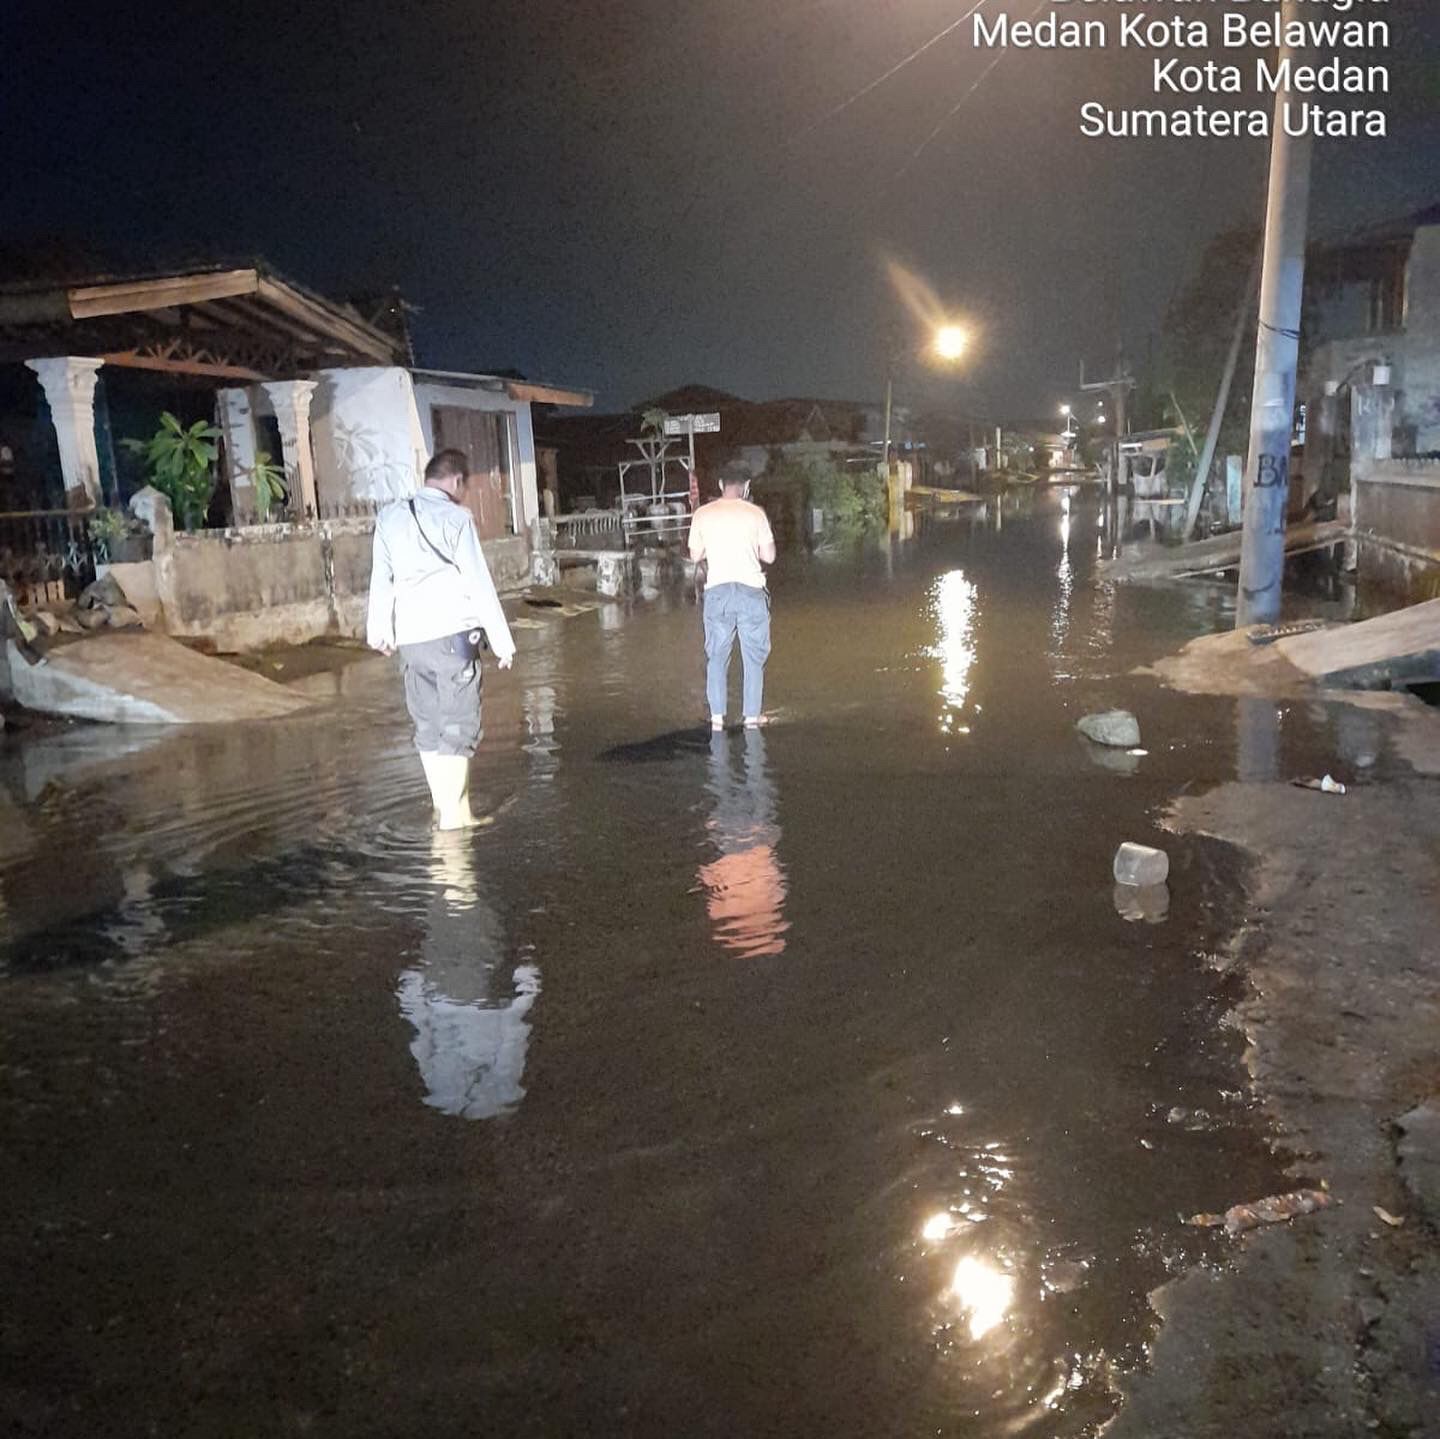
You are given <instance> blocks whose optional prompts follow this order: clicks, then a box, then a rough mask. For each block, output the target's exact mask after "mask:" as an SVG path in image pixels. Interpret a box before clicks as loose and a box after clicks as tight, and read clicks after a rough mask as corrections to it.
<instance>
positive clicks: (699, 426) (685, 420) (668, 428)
mask: <svg viewBox="0 0 1440 1439" xmlns="http://www.w3.org/2000/svg"><path fill="white" fill-rule="evenodd" d="M665 433H666V434H667V435H718V434H719V433H720V416H719V415H718V414H716V415H671V416H670V417H669V419H667V420H666V421H665Z"/></svg>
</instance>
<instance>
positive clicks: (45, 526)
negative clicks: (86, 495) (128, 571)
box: [0, 510, 108, 603]
mask: <svg viewBox="0 0 1440 1439" xmlns="http://www.w3.org/2000/svg"><path fill="white" fill-rule="evenodd" d="M107 559H108V553H107V551H106V548H105V544H104V542H103V541H102V540H97V539H95V538H94V537H93V536H92V535H91V534H90V516H89V515H88V514H86V513H84V512H76V511H73V510H34V511H21V512H11V513H7V514H3V515H0V579H3V580H4V581H5V582H6V583H7V584H8V585H9V586H10V587H11V589H13V590H14V591H15V592H16V594H17V596H18V597H19V598H20V600H21V602H22V603H27V602H29V600H30V599H31V598H34V597H36V596H40V595H45V592H47V591H52V590H53V589H54V587H57V586H58V587H60V589H61V591H62V592H63V593H64V594H65V595H67V596H70V597H72V598H73V597H74V596H76V595H78V594H79V593H80V591H81V590H83V589H84V588H85V586H86V585H88V584H89V583H90V582H91V581H92V580H93V579H94V578H95V566H96V564H97V562H98V563H100V564H104V563H105V562H106V560H107ZM47 597H52V598H53V597H55V596H54V595H53V594H51V595H49V596H47Z"/></svg>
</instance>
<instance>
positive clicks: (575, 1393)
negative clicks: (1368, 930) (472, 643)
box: [0, 493, 1390, 1436]
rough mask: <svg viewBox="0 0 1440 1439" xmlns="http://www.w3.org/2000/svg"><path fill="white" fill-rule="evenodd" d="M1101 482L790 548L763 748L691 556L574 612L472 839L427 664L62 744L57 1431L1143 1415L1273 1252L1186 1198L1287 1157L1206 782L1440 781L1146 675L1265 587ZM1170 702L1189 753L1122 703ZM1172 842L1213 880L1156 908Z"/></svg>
mask: <svg viewBox="0 0 1440 1439" xmlns="http://www.w3.org/2000/svg"><path fill="white" fill-rule="evenodd" d="M1031 511H1033V512H1031ZM1098 514H1099V511H1098V508H1097V506H1096V505H1095V503H1094V502H1093V501H1090V500H1082V499H1080V498H1079V497H1076V498H1075V499H1074V500H1073V503H1072V501H1071V500H1070V498H1069V497H1067V496H1062V495H1060V494H1056V493H1051V494H1047V495H1043V496H1041V497H1039V498H1038V499H1037V500H1035V501H1034V503H1033V506H1032V504H1031V502H1030V500H1029V499H1028V497H1024V498H1022V499H1021V500H1020V501H1014V500H1011V501H1007V502H1006V508H1005V510H1004V511H1003V512H997V511H996V509H995V507H994V506H993V505H992V507H991V508H990V510H988V511H987V512H986V513H984V514H983V515H980V516H972V515H966V516H964V517H961V518H956V519H952V520H939V519H936V520H931V521H930V522H928V523H926V524H925V525H923V526H922V532H921V534H920V535H919V537H918V538H917V539H915V540H913V541H908V542H905V543H900V542H898V541H897V542H894V543H890V544H887V543H885V542H883V541H882V542H880V543H878V544H877V543H871V544H870V545H868V546H864V547H860V548H858V549H854V550H851V549H843V548H842V549H840V550H837V551H836V552H835V553H833V554H821V555H817V556H815V557H812V558H808V559H807V558H802V557H791V558H782V563H781V566H780V567H779V571H778V573H777V576H776V579H775V582H774V595H775V598H774V625H775V630H774V645H775V650H774V657H773V659H772V661H771V665H770V668H769V672H768V676H767V684H768V694H767V699H768V701H769V703H770V704H771V705H772V706H773V708H774V710H775V712H776V715H777V723H776V724H775V725H774V726H773V727H772V728H770V729H769V730H768V731H766V732H761V733H728V734H725V735H722V736H717V737H714V738H713V739H712V737H711V736H710V735H709V734H708V733H707V732H706V731H704V730H702V729H701V728H700V727H699V726H698V724H697V720H698V719H699V717H700V716H701V715H702V714H703V711H704V693H703V672H702V664H701V649H700V645H701V640H700V620H699V615H698V611H697V609H696V606H695V604H694V602H693V598H692V597H691V596H690V595H689V594H683V595H671V596H668V597H663V598H661V599H657V600H652V601H649V602H638V601H637V602H636V603H635V604H634V605H633V606H631V607H628V608H627V607H624V606H619V605H602V606H600V607H598V608H597V609H596V610H594V611H593V612H588V613H584V614H579V615H575V616H572V617H564V616H562V615H559V614H557V613H556V612H554V611H551V610H545V609H539V608H536V609H531V610H524V609H523V608H522V610H521V611H520V614H521V620H520V628H518V629H517V630H516V638H517V641H518V642H519V645H520V656H519V658H518V660H517V663H516V667H515V669H514V671H513V672H511V673H509V674H497V673H495V672H493V671H492V672H491V673H490V674H489V675H488V676H487V681H486V683H487V692H486V716H485V718H486V739H485V742H484V744H483V746H482V748H481V752H480V755H479V757H478V758H477V760H476V764H475V770H474V787H475V791H476V801H477V807H479V806H483V807H484V808H485V809H486V810H489V811H492V812H494V815H495V819H494V823H493V824H492V825H490V826H489V827H488V828H486V829H483V830H481V831H479V832H478V833H477V834H475V835H474V836H473V837H467V838H460V839H457V838H455V837H453V836H432V834H431V833H430V830H429V808H428V803H427V798H426V795H425V792H424V785H423V781H422V778H421V775H420V771H419V767H418V765H417V763H416V760H415V756H414V754H413V751H412V750H411V749H410V746H409V736H408V732H407V728H406V724H405V719H404V712H403V708H402V703H401V696H400V690H399V685H398V683H397V682H396V680H395V678H394V676H393V674H392V673H391V672H390V670H389V668H388V667H387V666H386V665H384V664H381V663H379V662H367V663H364V664H359V665H355V666H352V667H350V668H348V669H346V670H344V671H342V672H341V673H340V675H339V676H338V679H335V680H334V681H332V680H331V677H329V676H325V675H321V676H317V677H316V678H315V679H314V680H313V681H311V683H313V684H315V685H316V686H317V689H323V686H324V685H325V684H327V683H333V685H334V687H336V688H338V689H339V690H341V691H343V693H341V694H339V695H338V696H337V697H336V698H335V699H334V700H333V701H332V702H331V703H330V704H328V705H326V706H325V707H324V708H322V709H318V710H316V711H315V712H314V713H312V714H309V715H306V716H304V717H301V718H299V719H295V720H288V721H284V722H275V723H271V724H267V725H263V726H256V727H251V728H236V729H232V730H228V731H227V730H220V729H216V730H206V731H204V732H198V733H194V734H187V735H179V736H176V735H156V736H151V735H148V734H141V733H139V732H126V733H123V734H121V733H112V732H103V731H97V730H79V729H77V730H73V731H70V732H68V733H66V734H63V735H60V736H57V737H54V738H50V739H38V738H37V739H34V740H29V741H27V740H24V739H21V738H17V737H15V736H13V735H12V736H9V737H8V738H7V739H6V741H5V743H4V748H3V749H0V782H3V785H0V820H3V835H0V995H3V1004H0V1140H3V1147H0V1185H3V1190H4V1193H5V1195H6V1223H5V1225H4V1226H3V1229H0V1270H3V1273H4V1275H5V1276H6V1290H7V1299H6V1303H5V1304H4V1306H3V1309H0V1418H3V1420H4V1421H5V1424H6V1426H7V1430H8V1431H9V1432H18V1433H22V1434H36V1435H42V1434H43V1435H102V1434H115V1435H132V1434H133V1435H145V1434H163V1435H181V1434H186V1435H188V1434H196V1435H200V1434H204V1435H219V1434H225V1435H229V1434H235V1435H241V1434H247V1435H248V1434H267V1435H270V1434H273V1435H280V1434H292V1433H293V1434H334V1435H345V1436H353V1435H372V1434H373V1435H409V1434H421V1433H429V1434H439V1435H445V1434H452V1433H453V1434H462V1433H463V1434H490V1433H494V1434H516V1433H519V1434H537V1435H539V1434H545V1435H550V1434H576V1433H614V1434H644V1435H677V1434H716V1435H720V1434H724V1435H762V1434H776V1435H782V1434H783V1435H791V1434H827V1435H856V1436H860V1435H864V1436H875V1435H897V1436H899V1435H904V1436H911V1435H919V1434H959V1435H976V1436H980V1435H985V1436H991V1435H998V1434H1007V1433H1018V1432H1025V1433H1027V1434H1035V1435H1042V1436H1049V1435H1077V1434H1083V1433H1088V1432H1093V1431H1094V1429H1095V1428H1096V1427H1097V1426H1098V1425H1099V1424H1100V1423H1102V1422H1103V1421H1104V1420H1105V1419H1106V1418H1107V1417H1108V1416H1109V1415H1110V1414H1111V1413H1112V1412H1113V1411H1114V1407H1115V1403H1116V1398H1115V1390H1116V1385H1117V1382H1118V1380H1119V1378H1120V1377H1122V1376H1123V1375H1124V1374H1125V1373H1126V1372H1127V1371H1130V1370H1133V1369H1134V1368H1136V1367H1138V1366H1140V1365H1142V1364H1143V1363H1144V1359H1145V1351H1146V1346H1147V1345H1148V1343H1149V1342H1150V1340H1151V1339H1152V1337H1153V1334H1154V1327H1155V1320H1154V1317H1153V1315H1152V1314H1151V1313H1150V1310H1149V1308H1148V1306H1147V1303H1146V1294H1147V1292H1148V1291H1150V1290H1151V1289H1153V1288H1154V1287H1155V1286H1157V1285H1158V1284H1160V1283H1162V1282H1163V1281H1164V1280H1165V1279H1166V1278H1167V1277H1169V1276H1170V1275H1172V1274H1175V1273H1178V1272H1180V1271H1181V1270H1183V1269H1185V1268H1187V1267H1189V1266H1191V1265H1194V1264H1200V1263H1216V1262H1220V1261H1221V1259H1222V1257H1223V1255H1224V1253H1225V1242H1224V1240H1223V1239H1219V1238H1216V1237H1214V1236H1212V1235H1210V1234H1206V1233H1202V1232H1198V1231H1195V1230H1190V1229H1186V1228H1184V1227H1182V1226H1181V1224H1180V1223H1179V1218H1178V1216H1180V1215H1182V1214H1190V1213H1193V1212H1195V1211H1197V1210H1224V1209H1225V1208H1226V1207H1227V1206H1228V1205H1230V1204H1232V1203H1235V1202H1236V1201H1237V1200H1240V1199H1245V1198H1254V1197H1256V1196H1259V1195H1264V1194H1269V1193H1272V1192H1275V1191H1277V1190H1281V1189H1285V1188H1288V1187H1292V1184H1291V1181H1290V1180H1288V1179H1287V1177H1286V1175H1285V1173H1284V1166H1285V1164H1286V1162H1287V1156H1286V1155H1285V1154H1283V1153H1280V1154H1276V1153H1274V1152H1272V1150H1271V1147H1270V1145H1269V1143H1267V1139H1268V1136H1267V1134H1266V1132H1265V1130H1264V1128H1263V1126H1262V1124H1261V1122H1260V1120H1259V1118H1258V1116H1257V1115H1256V1114H1255V1113H1254V1111H1253V1110H1252V1108H1251V1107H1250V1102H1249V1098H1248V1092H1247V1088H1246V1075H1245V1071H1244V1069H1243V1066H1242V1064H1241V1054H1240V1051H1241V1040H1240V1037H1239V1036H1238V1035H1237V1034H1236V1033H1234V1032H1233V1031H1232V1030H1230V1029H1227V1028H1225V1027H1223V1026H1222V1024H1221V1018H1222V1016H1223V1015H1224V1013H1225V1012H1226V1010H1227V1009H1228V1008H1229V1007H1230V1006H1231V1005H1232V1004H1233V1003H1234V1002H1235V999H1236V989H1235V986H1236V984H1237V983H1238V982H1237V981H1233V980H1227V979H1225V978H1224V977H1223V976H1222V975H1221V974H1219V973H1218V972H1217V971H1216V969H1215V968H1214V967H1213V966H1212V965H1210V964H1209V963H1207V958H1206V957H1207V955H1210V954H1213V953H1216V952H1218V951H1220V950H1221V949H1223V948H1224V947H1225V946H1226V944H1227V943H1228V942H1229V941H1230V939H1231V938H1232V937H1233V934H1234V931H1235V929H1236V927H1237V925H1238V924H1239V922H1240V916H1241V914H1242V911H1243V907H1244V904H1243V902H1244V894H1243V890H1242V886H1243V881H1244V875H1245V870H1244V867H1243V864H1242V862H1241V860H1240V859H1239V857H1238V856H1237V855H1236V854H1235V853H1234V852H1232V851H1230V850H1228V849H1226V848H1225V847H1224V846H1222V845H1220V844H1218V843H1216V842H1212V841H1207V840H1203V839H1194V838H1183V839H1182V838H1176V837H1172V836H1168V835H1166V834H1165V833H1164V832H1163V831H1162V830H1160V829H1159V828H1158V827H1157V819H1158V817H1159V816H1160V814H1161V813H1162V811H1163V809H1164V807H1165V805H1166V804H1167V803H1168V802H1169V801H1170V800H1171V799H1173V798H1174V797H1175V796H1176V795H1177V794H1180V793H1181V792H1182V791H1185V792H1193V791H1196V790H1203V789H1205V788H1207V787H1209V786H1212V785H1214V784H1217V783H1219V782H1222V781H1224V780H1227V779H1230V778H1234V777H1236V775H1237V774H1238V775H1240V776H1241V777H1244V778H1264V777H1279V778H1288V777H1291V776H1294V775H1305V774H1318V773H1321V772H1323V765H1324V763H1325V762H1326V761H1325V760H1324V759H1322V758H1317V756H1322V755H1323V756H1334V755H1335V754H1341V755H1343V756H1345V757H1346V758H1347V759H1348V761H1349V762H1350V763H1351V764H1352V765H1357V764H1362V763H1363V762H1364V761H1366V760H1370V759H1372V758H1373V759H1374V761H1375V763H1376V764H1377V765H1378V767H1379V768H1380V769H1381V770H1383V769H1384V768H1385V766H1386V765H1388V764H1389V763H1390V761H1389V759H1388V758H1387V756H1386V754H1385V752H1384V743H1383V733H1382V732H1381V731H1380V730H1379V721H1378V720H1376V721H1367V719H1366V717H1364V716H1362V715H1359V712H1356V711H1347V712H1345V715H1344V716H1342V717H1337V715H1336V714H1335V712H1333V711H1331V710H1329V709H1326V708H1325V707H1323V706H1316V705H1305V704H1290V705H1281V706H1279V707H1278V708H1277V706H1275V705H1273V704H1271V703H1270V702H1268V701H1264V702H1261V701H1253V700H1252V701H1235V700H1231V699H1221V698H1213V699H1212V698H1187V699H1182V698H1181V697H1179V696H1176V695H1173V694H1171V693H1169V692H1167V691H1165V690H1162V689H1160V688H1159V687H1158V686H1156V685H1155V684H1154V683H1153V682H1152V681H1149V680H1146V679H1144V678H1135V677H1132V676H1130V674H1129V673H1128V672H1129V671H1130V670H1131V669H1132V668H1133V667H1134V666H1135V665H1137V664H1141V663H1146V662H1149V661H1151V660H1153V659H1155V658H1157V657H1159V656H1160V655H1162V654H1165V653H1168V652H1169V651H1171V650H1173V649H1174V648H1176V647H1177V646H1178V645H1179V644H1180V643H1181V642H1183V641H1184V640H1185V639H1188V638H1189V637H1191V636H1193V635H1195V634H1199V633H1203V632H1206V631H1208V630H1210V629H1212V628H1215V627H1217V626H1219V625H1224V624H1227V623H1228V622H1229V615H1230V610H1229V608H1228V607H1229V604H1230V601H1231V593H1232V592H1231V591H1230V590H1228V589H1225V588H1223V587H1220V586H1213V587H1212V586H1209V585H1203V584H1199V585H1194V586H1191V587H1189V588H1183V589H1182V588H1178V587H1177V588H1175V589H1173V590H1146V589H1130V590H1114V589H1109V588H1104V587H1097V586H1095V585H1093V584H1092V582H1091V580H1090V571H1091V567H1092V565H1093V563H1094V560H1095V557H1096V553H1097V540H1098V529H1097V520H1098ZM736 669H737V671H738V660H737V661H736ZM1117 705H1123V706H1126V707H1129V708H1132V709H1134V710H1135V712H1136V713H1137V714H1138V716H1139V719H1140V723H1141V728H1142V736H1143V739H1142V744H1143V746H1144V749H1145V751H1146V752H1145V753H1144V754H1127V753H1125V752H1123V751H1099V750H1096V749H1094V748H1092V747H1090V746H1088V745H1087V744H1086V742H1084V741H1082V740H1081V739H1080V738H1079V737H1078V736H1077V735H1076V734H1075V733H1074V729H1073V726H1074V723H1075V720H1076V719H1077V718H1079V717H1080V716H1081V715H1083V714H1085V713H1088V712H1091V711H1094V710H1100V709H1108V708H1111V707H1114V706H1117ZM107 745H108V746H112V747H116V748H115V749H114V750H113V752H111V753H109V754H108V755H107V753H106V751H105V749H104V746H107ZM97 756H98V758H97ZM1127 839H1130V840H1138V841H1140V842H1142V843H1146V844H1154V845H1159V846H1161V847H1164V848H1166V849H1167V850H1168V851H1169V853H1170V856H1171V877H1170V889H1171V896H1170V905H1169V910H1168V915H1165V914H1163V912H1160V911H1153V910H1152V911H1151V912H1149V913H1148V914H1147V916H1146V917H1145V918H1137V917H1136V916H1135V915H1133V914H1122V913H1121V912H1120V910H1119V909H1117V897H1116V895H1115V892H1114V887H1113V884H1112V881H1111V874H1110V865H1111V858H1112V855H1113V854H1114V851H1115V849H1116V847H1117V846H1118V845H1119V844H1120V842H1121V841H1123V840H1127ZM1146 918H1148V919H1149V920H1161V921H1162V922H1145V919H1146ZM1257 1342H1262V1341H1259V1340H1257Z"/></svg>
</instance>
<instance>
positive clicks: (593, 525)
mask: <svg viewBox="0 0 1440 1439" xmlns="http://www.w3.org/2000/svg"><path fill="white" fill-rule="evenodd" d="M551 523H552V524H553V525H554V526H555V536H556V538H557V539H565V538H567V537H569V536H574V535H604V534H618V533H619V532H620V511H619V510H578V511H576V513H575V514H573V515H556V516H555V518H554V520H552V521H551Z"/></svg>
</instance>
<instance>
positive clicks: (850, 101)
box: [795, 0, 985, 140]
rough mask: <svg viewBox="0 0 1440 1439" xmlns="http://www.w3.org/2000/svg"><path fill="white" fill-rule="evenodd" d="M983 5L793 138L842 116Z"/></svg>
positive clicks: (977, 0)
mask: <svg viewBox="0 0 1440 1439" xmlns="http://www.w3.org/2000/svg"><path fill="white" fill-rule="evenodd" d="M984 4H985V0H975V3H974V4H973V5H972V6H971V7H970V8H969V9H968V10H967V11H966V12H965V13H964V14H963V15H962V16H961V17H960V18H959V19H958V20H954V21H952V22H951V23H950V24H949V25H947V26H946V27H945V28H944V29H943V30H941V31H940V32H939V33H938V34H936V35H932V36H931V37H930V38H929V39H928V40H927V41H925V43H924V44H923V45H918V46H916V48H915V49H913V50H912V51H911V52H910V53H909V54H908V55H906V56H905V57H904V59H902V60H899V61H897V62H896V63H895V64H894V65H892V66H891V67H890V68H889V69H888V70H887V71H886V72H885V73H884V74H883V75H878V76H876V78H875V79H873V80H871V81H870V82H869V84H867V85H862V86H861V87H860V89H858V90H857V91H855V93H854V94H853V95H851V96H849V97H848V98H846V99H844V100H842V101H841V102H840V103H839V104H838V105H836V106H835V107H834V108H833V109H830V110H827V111H826V112H825V113H824V114H823V115H821V116H819V117H818V118H817V119H815V120H812V121H811V122H810V123H809V124H808V125H806V126H805V127H804V129H802V130H801V131H800V133H799V134H798V135H796V137H795V138H796V139H797V140H803V139H804V138H805V136H807V135H809V134H810V133H811V132H812V131H814V130H816V129H818V128H819V127H820V126H821V125H823V124H825V122H826V121H828V120H833V119H834V118H835V117H836V116H837V115H840V114H843V113H844V112H845V111H846V110H848V109H849V108H850V107H851V106H852V105H854V104H856V103H857V102H858V101H860V100H863V99H864V98H865V97H866V96H867V95H868V94H869V93H870V92H871V91H872V90H878V89H879V88H880V86H881V85H883V84H884V83H885V82H886V81H887V80H889V79H891V78H892V77H893V76H896V75H898V74H899V73H900V72H901V71H902V70H903V69H904V68H905V67H906V66H907V65H910V64H913V63H914V62H915V61H916V60H918V59H919V58H920V57H921V56H922V55H923V54H924V53H925V52H926V51H927V50H929V49H932V48H933V47H934V46H936V45H938V44H939V43H940V42H941V41H942V40H943V39H945V38H946V36H948V35H952V34H954V32H955V31H956V30H958V29H959V28H960V27H961V26H962V25H963V24H964V23H965V22H966V21H967V20H968V19H969V18H970V17H971V16H972V15H973V14H974V13H975V12H976V11H977V10H978V9H979V8H980V7H981V6H982V5H984Z"/></svg>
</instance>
